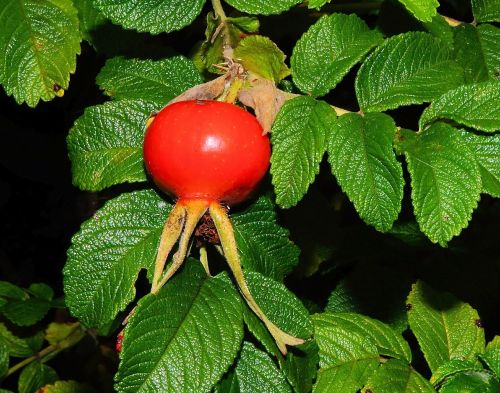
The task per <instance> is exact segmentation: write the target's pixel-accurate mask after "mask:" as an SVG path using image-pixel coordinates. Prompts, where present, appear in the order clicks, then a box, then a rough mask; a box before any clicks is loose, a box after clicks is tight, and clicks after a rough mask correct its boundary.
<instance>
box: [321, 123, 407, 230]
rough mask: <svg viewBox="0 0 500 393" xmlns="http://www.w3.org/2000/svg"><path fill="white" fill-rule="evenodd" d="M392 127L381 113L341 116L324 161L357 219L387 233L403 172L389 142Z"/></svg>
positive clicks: (398, 199) (396, 207)
mask: <svg viewBox="0 0 500 393" xmlns="http://www.w3.org/2000/svg"><path fill="white" fill-rule="evenodd" d="M395 134H396V125H395V124H394V120H392V118H391V117H389V116H387V115H385V114H382V113H368V114H366V116H364V117H362V116H360V115H358V114H355V113H349V114H345V115H343V116H341V117H339V119H338V120H337V122H336V123H335V124H333V126H332V131H331V133H330V135H329V140H328V161H329V162H330V164H331V166H332V172H333V174H334V175H335V177H336V178H337V180H338V182H339V184H340V186H341V187H342V189H343V190H344V191H345V192H346V194H347V196H348V197H349V199H350V200H351V201H352V202H353V203H354V207H355V208H356V210H357V211H358V213H359V215H360V216H361V218H363V220H365V221H366V222H367V223H368V224H370V225H373V226H374V227H375V228H377V229H378V230H380V231H388V230H389V229H391V227H392V224H393V222H394V221H395V220H396V218H397V217H398V214H399V211H400V210H401V200H402V199H403V185H404V180H403V170H402V168H401V164H400V163H399V162H398V161H397V160H396V156H395V154H394V151H393V148H392V141H393V139H394V135H395Z"/></svg>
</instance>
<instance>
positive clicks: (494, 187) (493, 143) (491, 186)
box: [459, 131, 500, 198]
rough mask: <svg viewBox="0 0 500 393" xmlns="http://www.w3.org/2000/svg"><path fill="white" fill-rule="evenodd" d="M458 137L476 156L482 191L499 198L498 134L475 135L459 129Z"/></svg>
mask: <svg viewBox="0 0 500 393" xmlns="http://www.w3.org/2000/svg"><path fill="white" fill-rule="evenodd" d="M459 135H460V137H461V138H462V140H463V141H464V142H465V143H466V144H467V146H468V147H469V149H470V150H471V151H472V153H473V154H474V156H475V158H476V162H477V164H478V165H479V171H480V172H481V182H482V192H485V193H487V194H490V195H492V196H494V197H497V198H500V160H499V159H498V157H500V134H494V135H488V136H483V135H476V134H474V133H472V132H466V131H461V132H460V134H459Z"/></svg>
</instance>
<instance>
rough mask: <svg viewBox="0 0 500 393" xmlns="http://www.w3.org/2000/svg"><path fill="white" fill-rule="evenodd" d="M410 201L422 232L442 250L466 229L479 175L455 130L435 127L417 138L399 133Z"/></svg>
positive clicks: (408, 133) (478, 190)
mask: <svg viewBox="0 0 500 393" xmlns="http://www.w3.org/2000/svg"><path fill="white" fill-rule="evenodd" d="M401 135H402V137H403V138H406V141H404V142H403V143H404V145H403V146H402V147H403V150H404V151H405V155H406V161H407V163H408V170H409V172H410V175H411V179H412V180H411V185H412V191H411V195H412V201H413V207H414V211H415V216H416V218H417V222H418V224H419V226H420V229H421V230H422V232H424V233H425V234H426V235H427V236H428V237H429V239H430V240H431V241H432V242H434V243H439V244H441V245H442V246H445V245H446V243H447V242H448V241H449V240H451V238H452V237H453V236H455V235H458V234H459V233H460V231H461V230H462V229H463V228H465V227H466V226H467V224H468V222H469V220H470V218H471V215H472V211H473V210H474V209H475V207H476V205H477V201H478V200H479V195H480V192H481V175H480V172H479V168H478V165H477V163H476V160H475V158H474V156H473V155H472V152H471V151H470V150H469V149H468V148H467V145H465V144H464V142H463V141H462V140H461V138H460V136H459V134H458V132H457V130H455V129H454V128H452V127H450V126H449V125H447V124H444V123H436V124H434V125H433V126H431V127H430V128H429V129H427V130H425V131H424V132H422V133H420V134H415V133H413V132H410V131H404V130H402V132H401Z"/></svg>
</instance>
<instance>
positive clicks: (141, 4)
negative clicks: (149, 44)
mask: <svg viewBox="0 0 500 393" xmlns="http://www.w3.org/2000/svg"><path fill="white" fill-rule="evenodd" d="M94 4H95V6H96V7H97V8H98V9H99V10H100V11H101V12H102V13H103V14H104V16H106V17H107V18H109V19H110V20H111V21H112V22H113V23H115V24H118V25H122V26H123V27H125V28H127V29H135V30H137V31H147V32H149V33H151V34H158V33H162V32H167V33H168V32H171V31H174V30H180V29H182V28H183V27H184V26H188V25H190V24H191V22H193V20H194V19H195V18H196V17H197V16H198V15H199V14H200V12H201V9H202V8H203V5H204V4H205V0H159V1H158V0H122V1H115V0H94Z"/></svg>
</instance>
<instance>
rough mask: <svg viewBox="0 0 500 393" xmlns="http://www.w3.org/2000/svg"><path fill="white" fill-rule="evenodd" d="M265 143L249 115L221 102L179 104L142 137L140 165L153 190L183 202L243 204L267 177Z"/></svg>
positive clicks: (167, 109) (267, 147)
mask: <svg viewBox="0 0 500 393" xmlns="http://www.w3.org/2000/svg"><path fill="white" fill-rule="evenodd" d="M270 152H271V149H270V144H269V138H268V137H267V136H265V135H262V127H261V126H260V124H259V123H258V121H257V119H256V118H255V117H254V116H252V115H251V114H250V113H248V112H246V111H244V110H243V109H241V108H239V107H237V106H236V105H233V104H228V103H225V102H219V101H182V102H178V103H175V104H172V105H168V106H167V107H165V108H164V109H163V110H161V111H160V113H158V115H157V116H156V117H155V118H154V120H153V121H152V123H151V125H150V126H149V127H148V129H147V131H146V136H145V140H144V160H145V163H146V168H147V169H148V171H149V173H150V174H151V176H152V178H153V180H154V181H155V182H156V184H157V185H158V186H159V187H160V188H161V189H162V190H163V191H165V192H167V193H168V194H171V195H173V196H174V197H176V198H179V199H180V200H181V201H182V200H193V199H198V200H200V199H201V200H206V201H220V202H224V203H226V204H228V205H234V204H237V203H239V202H241V201H243V200H245V199H246V198H247V197H248V196H249V195H250V194H251V192H252V191H253V190H254V189H255V188H256V186H257V184H258V183H259V181H260V180H261V179H262V177H263V176H264V175H265V173H266V172H267V168H268V166H269V157H270Z"/></svg>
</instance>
